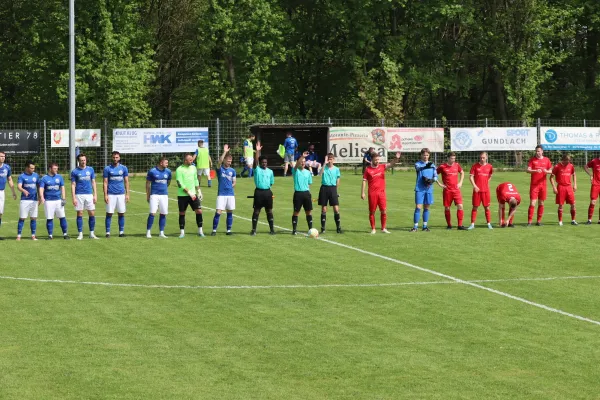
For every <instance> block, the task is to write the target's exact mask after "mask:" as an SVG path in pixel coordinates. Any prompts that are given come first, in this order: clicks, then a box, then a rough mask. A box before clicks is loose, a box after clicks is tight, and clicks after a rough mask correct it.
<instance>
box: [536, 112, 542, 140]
mask: <svg viewBox="0 0 600 400" xmlns="http://www.w3.org/2000/svg"><path fill="white" fill-rule="evenodd" d="M537 144H540V145H541V144H542V119H541V118H538V119H537Z"/></svg>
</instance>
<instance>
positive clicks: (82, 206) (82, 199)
mask: <svg viewBox="0 0 600 400" xmlns="http://www.w3.org/2000/svg"><path fill="white" fill-rule="evenodd" d="M75 200H77V205H76V206H75V211H83V210H88V211H94V210H95V209H96V205H95V204H94V196H93V195H91V194H76V195H75Z"/></svg>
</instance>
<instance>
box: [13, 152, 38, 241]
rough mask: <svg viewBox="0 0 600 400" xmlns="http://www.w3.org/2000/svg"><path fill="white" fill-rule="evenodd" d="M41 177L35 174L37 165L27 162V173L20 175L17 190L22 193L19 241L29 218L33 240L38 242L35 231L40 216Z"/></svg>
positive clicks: (18, 229) (18, 230) (18, 231)
mask: <svg viewBox="0 0 600 400" xmlns="http://www.w3.org/2000/svg"><path fill="white" fill-rule="evenodd" d="M39 184H40V176H39V175H38V174H36V173H35V164H34V163H33V162H32V161H25V171H24V172H23V173H22V174H21V175H19V179H18V181H17V188H18V190H19V192H21V203H20V205H19V224H18V226H17V240H21V233H22V232H23V225H24V224H25V219H27V217H29V220H30V221H29V227H30V228H31V240H37V238H36V237H35V231H36V228H37V221H36V220H37V215H38V186H39Z"/></svg>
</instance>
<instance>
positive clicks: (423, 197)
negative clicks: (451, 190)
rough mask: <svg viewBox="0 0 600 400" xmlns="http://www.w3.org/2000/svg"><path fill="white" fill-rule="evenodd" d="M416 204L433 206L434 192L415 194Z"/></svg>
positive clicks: (417, 192) (418, 192)
mask: <svg viewBox="0 0 600 400" xmlns="http://www.w3.org/2000/svg"><path fill="white" fill-rule="evenodd" d="M415 204H425V205H429V204H433V192H424V191H423V192H422V191H416V192H415Z"/></svg>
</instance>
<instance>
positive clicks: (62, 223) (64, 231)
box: [60, 218, 67, 235]
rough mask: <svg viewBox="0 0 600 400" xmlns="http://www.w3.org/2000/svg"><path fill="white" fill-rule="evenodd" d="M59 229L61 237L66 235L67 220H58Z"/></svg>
mask: <svg viewBox="0 0 600 400" xmlns="http://www.w3.org/2000/svg"><path fill="white" fill-rule="evenodd" d="M60 229H62V233H63V235H66V234H67V219H66V218H60Z"/></svg>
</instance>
